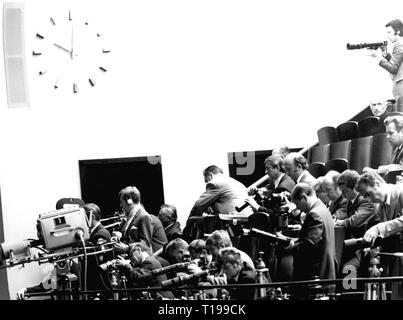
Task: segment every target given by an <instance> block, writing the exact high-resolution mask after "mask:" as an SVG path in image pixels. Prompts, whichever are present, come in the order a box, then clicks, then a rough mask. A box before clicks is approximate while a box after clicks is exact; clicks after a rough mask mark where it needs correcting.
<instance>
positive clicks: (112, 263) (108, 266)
mask: <svg viewBox="0 0 403 320" xmlns="http://www.w3.org/2000/svg"><path fill="white" fill-rule="evenodd" d="M115 263H116V260H110V261H107V262H105V263H103V264H100V265H99V267H100V268H101V269H102V270H103V271H108V270H109V269H112V268H114V267H115Z"/></svg>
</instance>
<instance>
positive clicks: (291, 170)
mask: <svg viewBox="0 0 403 320" xmlns="http://www.w3.org/2000/svg"><path fill="white" fill-rule="evenodd" d="M284 169H285V172H286V173H287V174H288V175H289V176H290V177H291V178H292V179H293V180H294V181H295V182H296V183H306V184H307V185H309V186H311V187H312V186H313V185H314V184H315V182H316V179H315V178H314V177H313V176H312V175H311V174H310V173H309V172H308V170H307V169H308V161H307V160H306V159H305V157H304V156H303V155H301V154H299V153H296V152H291V153H289V154H288V155H287V156H286V157H285V160H284Z"/></svg>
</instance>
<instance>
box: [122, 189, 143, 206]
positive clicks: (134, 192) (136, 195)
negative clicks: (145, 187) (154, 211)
mask: <svg viewBox="0 0 403 320" xmlns="http://www.w3.org/2000/svg"><path fill="white" fill-rule="evenodd" d="M119 199H123V200H125V201H127V200H129V199H132V200H133V202H134V203H140V200H141V195H140V191H139V189H137V188H136V187H134V186H128V187H126V188H124V189H122V190H120V192H119Z"/></svg>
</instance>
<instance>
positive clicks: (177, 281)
mask: <svg viewBox="0 0 403 320" xmlns="http://www.w3.org/2000/svg"><path fill="white" fill-rule="evenodd" d="M208 273H209V271H207V270H204V271H199V272H196V273H194V274H186V275H183V276H179V277H176V278H173V279H170V280H165V281H162V282H161V286H162V287H163V288H165V289H166V288H172V287H179V286H181V285H184V284H187V283H191V282H193V281H196V280H198V279H199V278H201V277H204V276H207V275H208Z"/></svg>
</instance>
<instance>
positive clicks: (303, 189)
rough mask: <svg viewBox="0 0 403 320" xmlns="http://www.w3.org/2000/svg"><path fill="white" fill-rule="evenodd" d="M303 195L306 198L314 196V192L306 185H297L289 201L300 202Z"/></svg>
mask: <svg viewBox="0 0 403 320" xmlns="http://www.w3.org/2000/svg"><path fill="white" fill-rule="evenodd" d="M303 194H305V195H307V196H311V195H316V193H315V190H314V189H313V188H312V187H311V186H310V185H307V184H306V183H298V184H297V185H296V186H295V187H294V188H293V189H292V192H291V199H293V200H301V199H302V195H303Z"/></svg>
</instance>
